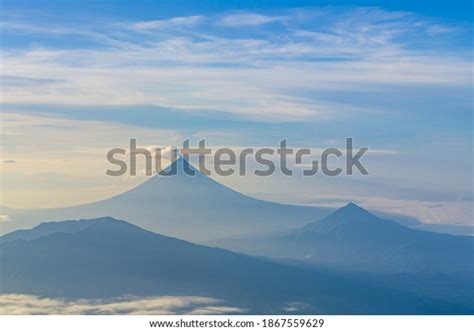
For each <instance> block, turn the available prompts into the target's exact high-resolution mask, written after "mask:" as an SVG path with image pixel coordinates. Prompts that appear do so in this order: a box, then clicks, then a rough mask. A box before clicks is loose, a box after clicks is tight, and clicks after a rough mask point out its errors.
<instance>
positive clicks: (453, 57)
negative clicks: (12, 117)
mask: <svg viewBox="0 0 474 331" xmlns="http://www.w3.org/2000/svg"><path fill="white" fill-rule="evenodd" d="M324 14H325V15H321V13H319V12H316V13H315V14H311V13H309V14H307V15H306V16H305V18H304V19H301V14H300V13H299V14H295V12H288V13H285V15H279V16H270V15H263V14H260V13H253V12H238V13H224V14H216V15H214V16H209V17H204V16H187V17H174V18H169V19H161V20H150V21H138V22H130V23H126V24H125V23H122V24H121V23H119V22H111V23H106V24H102V23H101V24H99V23H97V24H95V25H94V23H92V24H88V25H87V26H82V25H80V23H76V24H77V26H76V27H75V28H74V29H72V28H71V26H70V25H71V24H69V25H68V26H67V27H64V28H62V29H61V28H60V27H57V26H55V27H50V26H48V25H47V23H36V24H32V23H28V25H27V26H30V27H32V28H33V29H36V32H37V33H39V34H44V35H45V36H48V35H49V34H58V33H59V32H61V31H62V32H61V33H64V31H66V32H67V31H69V32H71V33H74V34H75V35H77V36H78V37H79V36H80V38H81V42H82V43H84V42H87V40H90V45H88V47H74V48H71V47H64V46H63V44H62V43H56V44H54V45H51V44H48V43H46V44H44V45H43V44H42V42H37V41H35V42H33V43H32V44H31V46H30V47H27V48H21V49H18V48H12V49H10V48H8V47H4V49H3V51H4V56H3V63H4V70H3V71H4V72H3V74H4V75H5V76H6V77H8V79H7V80H5V81H4V83H3V86H2V88H3V91H4V93H3V100H4V102H9V103H20V102H23V103H43V104H48V103H54V104H82V105H87V104H95V105H134V104H153V105H160V106H168V107H174V108H176V109H183V110H194V111H196V112H199V111H202V110H209V111H215V112H225V113H232V114H237V115H239V116H242V117H244V118H248V119H251V120H258V121H277V122H278V121H304V120H308V119H312V118H315V119H330V118H341V117H344V115H345V114H350V113H352V112H359V111H362V112H367V111H369V112H370V111H378V110H379V109H371V108H370V107H368V106H364V107H355V106H354V105H352V104H349V103H347V101H335V100H331V101H330V100H327V98H324V97H321V96H320V95H317V93H319V92H322V91H327V92H331V93H334V92H346V91H361V92H363V91H365V92H368V91H371V92H373V91H381V90H382V91H383V90H384V89H389V88H392V87H393V86H398V87H405V88H409V87H412V86H417V87H423V88H424V87H428V88H429V87H433V86H468V85H469V84H470V81H471V79H470V74H469V72H470V67H471V61H470V59H469V57H468V56H464V55H463V53H462V52H459V51H449V50H447V49H443V50H441V49H438V50H437V51H434V48H430V49H420V48H419V47H418V48H417V42H418V41H420V40H422V39H426V36H428V35H432V34H433V31H441V30H443V31H445V32H446V33H447V31H449V28H450V27H446V28H443V26H442V25H440V24H439V23H429V22H427V21H426V20H425V19H419V18H417V17H416V16H414V15H412V14H409V13H403V12H387V11H383V10H380V9H374V8H363V9H356V10H339V11H331V10H328V9H325V12H324ZM213 22H214V23H213ZM270 22H274V23H279V25H280V27H279V28H278V29H277V30H275V29H274V28H271V27H268V28H267V27H266V24H267V23H270ZM6 24H7V25H8V24H9V26H10V30H15V26H16V27H17V28H18V29H20V30H21V29H24V28H25V25H24V24H23V23H21V22H13V23H12V22H10V23H8V22H7V23H6ZM216 24H217V27H216ZM219 24H221V25H222V24H223V25H224V26H222V28H223V29H221V28H219ZM238 25H241V26H249V27H252V26H253V27H257V26H259V27H262V28H263V29H264V33H265V34H264V35H259V34H255V33H253V32H245V31H239V32H238V33H237V34H233V35H228V34H227V33H226V31H225V29H226V28H228V27H231V26H232V27H234V26H235V27H237V26H238ZM10 30H9V31H10ZM69 32H68V33H69ZM453 33H454V32H453ZM137 34H138V35H137ZM443 38H449V33H448V35H447V36H444V37H443ZM84 39H85V41H84ZM435 43H436V40H433V45H434V44H435ZM433 47H435V46H433ZM16 77H17V79H16ZM22 77H34V78H35V80H36V82H37V84H34V86H29V87H28V88H27V89H18V88H16V86H15V84H10V83H11V82H12V81H13V82H15V81H21V78H22ZM9 82H10V83H9ZM84 96H87V98H84Z"/></svg>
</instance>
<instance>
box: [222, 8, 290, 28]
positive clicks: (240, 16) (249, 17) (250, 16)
mask: <svg viewBox="0 0 474 331" xmlns="http://www.w3.org/2000/svg"><path fill="white" fill-rule="evenodd" d="M285 19H286V18H285V17H284V16H266V15H261V14H256V13H247V12H245V13H234V14H228V15H225V16H224V17H222V18H221V19H220V20H219V22H218V24H219V25H222V26H226V27H232V28H238V27H242V26H258V25H263V24H267V23H272V22H278V21H283V20H285Z"/></svg>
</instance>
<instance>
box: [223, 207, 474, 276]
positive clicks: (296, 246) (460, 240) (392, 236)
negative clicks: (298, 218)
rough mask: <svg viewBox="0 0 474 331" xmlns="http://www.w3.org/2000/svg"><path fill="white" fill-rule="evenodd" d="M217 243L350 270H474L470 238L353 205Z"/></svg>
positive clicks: (444, 272)
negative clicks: (283, 229) (279, 229)
mask: <svg viewBox="0 0 474 331" xmlns="http://www.w3.org/2000/svg"><path fill="white" fill-rule="evenodd" d="M219 245H221V246H223V247H227V248H231V249H236V250H239V251H243V252H247V253H251V254H260V255H265V256H273V257H278V258H291V259H298V260H304V261H306V262H311V263H314V264H318V265H327V266H332V267H338V268H343V269H346V270H351V271H364V272H378V273H392V274H393V273H416V274H424V275H449V276H455V277H456V278H462V279H466V280H468V279H469V280H470V279H472V277H473V272H474V269H473V267H474V264H473V258H474V237H471V236H454V235H449V234H440V233H433V232H428V231H421V230H415V229H411V228H408V227H406V226H403V225H401V224H399V223H396V222H393V221H390V220H386V219H382V218H379V217H377V216H375V215H373V214H371V213H370V212H368V211H367V210H365V209H363V208H361V207H359V206H357V205H356V204H354V203H349V204H348V205H346V206H345V207H343V208H341V209H339V210H337V211H335V212H334V213H332V214H331V215H329V216H327V217H325V218H323V219H321V220H319V221H316V222H312V223H309V224H307V225H305V226H304V227H302V228H301V229H299V230H296V231H289V232H287V233H284V234H280V235H275V236H273V235H270V236H260V237H258V238H242V239H236V240H226V241H225V242H224V241H222V242H220V243H219Z"/></svg>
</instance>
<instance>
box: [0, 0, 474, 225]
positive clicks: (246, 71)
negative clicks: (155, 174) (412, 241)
mask: <svg viewBox="0 0 474 331" xmlns="http://www.w3.org/2000/svg"><path fill="white" fill-rule="evenodd" d="M0 3H1V11H0V24H1V25H0V30H1V40H0V41H1V45H0V47H1V54H2V56H1V81H0V83H1V92H2V93H1V112H2V113H1V138H2V139H1V142H0V159H1V163H0V176H1V177H0V181H1V183H2V185H1V195H0V204H1V205H6V206H9V207H15V208H33V207H34V208H36V207H57V206H65V205H74V204H78V203H83V202H89V201H95V200H98V199H102V198H106V197H109V196H112V195H115V194H117V193H119V192H123V191H125V190H127V189H129V188H131V187H133V186H134V185H138V184H139V183H141V182H143V181H144V180H146V178H145V177H144V176H139V177H133V178H132V177H127V176H124V177H120V178H111V177H109V176H105V175H104V174H105V171H106V170H107V168H108V166H109V165H108V163H107V160H106V158H105V154H106V152H107V150H109V149H110V148H113V147H126V146H128V141H129V139H130V138H137V141H138V143H139V144H140V145H143V146H169V145H181V143H182V141H183V140H184V139H190V140H191V144H192V145H193V144H194V145H196V144H197V142H198V141H199V140H200V139H206V142H207V144H208V145H210V146H215V147H218V146H225V147H228V146H230V147H233V148H235V149H240V148H244V147H262V146H269V147H276V146H278V143H279V142H280V141H281V140H283V139H286V140H287V141H288V145H289V146H290V147H293V148H303V147H305V148H312V149H313V150H314V153H315V154H317V153H318V151H320V150H321V149H323V148H328V147H339V148H343V147H344V144H345V138H346V137H352V138H353V140H354V146H355V147H356V148H361V147H368V148H369V152H368V153H367V155H366V157H365V159H364V162H365V165H366V168H367V169H368V171H369V173H370V176H360V175H354V176H339V177H325V176H324V175H317V176H315V177H312V178H308V177H301V176H298V175H295V176H293V177H286V176H283V175H281V174H276V175H274V176H272V177H266V178H260V177H256V176H246V177H239V176H231V177H222V178H220V177H216V178H215V179H216V180H218V181H219V182H221V183H223V184H225V185H228V186H230V187H232V188H234V189H237V190H239V191H241V192H244V193H246V194H249V195H252V196H255V197H260V198H264V199H268V200H272V201H279V202H290V203H304V204H315V205H326V206H339V205H342V204H344V203H345V202H347V201H355V202H358V203H359V204H361V205H362V206H364V207H367V208H372V209H379V210H383V211H388V212H397V213H402V214H407V215H410V216H413V217H416V218H418V219H420V220H421V221H423V222H427V223H450V224H472V218H473V210H472V198H473V197H472V186H473V181H472V162H473V157H472V155H473V154H472V152H473V149H472V126H473V121H472V108H473V96H472V82H473V80H472V73H473V71H472V50H473V39H472V14H471V13H472V3H471V1H377V2H374V1H359V2H357V1H331V2H329V1H292V2H289V1H265V2H264V1H248V2H243V1H225V2H223V1H199V2H197V1H138V2H137V1H130V0H127V1H59V0H52V1H47V2H39V1H18V0H17V1H9V0H7V1H5V0H2V1H1V2H0Z"/></svg>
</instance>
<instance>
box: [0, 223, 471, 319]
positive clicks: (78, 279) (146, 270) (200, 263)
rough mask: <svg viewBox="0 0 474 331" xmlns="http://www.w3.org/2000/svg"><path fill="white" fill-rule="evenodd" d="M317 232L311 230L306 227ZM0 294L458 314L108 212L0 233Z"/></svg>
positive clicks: (457, 308) (435, 303) (253, 308)
mask: <svg viewBox="0 0 474 331" xmlns="http://www.w3.org/2000/svg"><path fill="white" fill-rule="evenodd" d="M315 233H316V232H315ZM0 252H1V258H2V264H1V268H0V280H1V282H0V292H1V293H17V294H18V293H21V294H33V295H39V296H46V297H61V298H75V299H76V298H101V299H104V298H114V297H117V296H123V295H126V294H132V295H135V296H151V295H199V296H210V297H213V298H218V299H222V300H225V301H226V302H227V303H230V304H232V305H234V306H238V307H242V308H243V309H246V311H247V312H250V313H267V314H268V313H285V312H286V311H287V310H285V309H286V307H288V305H291V304H292V303H293V304H294V303H295V302H296V303H298V307H299V310H297V311H291V312H292V313H312V314H321V313H327V314H332V313H335V314H377V313H381V314H388V313H389V314H414V313H416V314H459V313H472V312H473V307H472V306H471V305H469V304H466V303H464V302H454V301H449V300H444V299H439V298H438V299H434V298H429V297H426V296H420V295H417V294H413V293H410V292H409V291H402V290H399V289H398V290H397V289H393V288H390V287H388V286H386V285H385V284H382V283H380V282H377V281H373V280H367V279H363V278H355V277H349V276H348V275H347V274H342V273H336V272H330V271H324V270H319V269H316V268H307V267H301V266H296V265H289V264H286V265H285V264H281V263H277V262H275V261H269V260H267V259H263V258H257V257H251V256H247V255H243V254H239V253H234V252H231V251H227V250H223V249H217V248H211V247H206V246H202V245H196V244H192V243H189V242H186V241H183V240H178V239H175V238H171V237H167V236H163V235H160V234H156V233H152V232H149V231H146V230H143V229H141V228H139V227H137V226H135V225H132V224H129V223H127V222H124V221H119V220H115V219H113V218H110V217H105V218H98V219H93V220H80V221H65V222H49V223H44V224H40V225H39V226H37V227H35V228H33V229H31V230H22V231H15V232H12V233H10V234H7V235H4V236H2V237H0Z"/></svg>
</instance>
